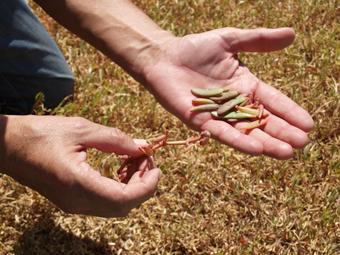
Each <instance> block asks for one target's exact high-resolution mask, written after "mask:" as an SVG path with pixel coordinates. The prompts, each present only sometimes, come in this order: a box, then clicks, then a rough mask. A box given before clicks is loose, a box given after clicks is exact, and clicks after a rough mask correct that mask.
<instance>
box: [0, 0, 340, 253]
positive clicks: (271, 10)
mask: <svg viewBox="0 0 340 255" xmlns="http://www.w3.org/2000/svg"><path fill="white" fill-rule="evenodd" d="M136 2H137V1H136ZM137 5H138V6H140V8H142V9H143V10H144V11H145V12H146V13H147V14H148V15H149V16H150V17H151V18H152V19H154V20H155V21H156V22H157V23H158V24H160V25H161V26H162V27H163V28H164V29H167V30H170V31H172V32H173V33H174V34H176V35H179V36H183V35H185V34H188V33H195V32H202V31H206V30H210V29H213V28H218V27H223V26H234V27H238V28H257V27H273V28H274V27H283V26H289V27H293V28H294V29H295V31H296V34H297V37H296V40H295V42H294V44H293V45H292V46H290V47H289V48H287V49H285V50H282V51H279V52H274V53H268V54H255V53H253V54H241V56H240V58H242V60H243V61H244V62H245V63H247V65H248V67H249V68H250V69H251V71H252V72H254V73H255V74H256V75H257V76H258V77H259V78H261V79H262V80H264V81H265V82H267V83H269V84H270V85H272V86H276V88H277V89H279V90H280V91H282V92H283V93H285V94H286V95H288V96H289V97H291V98H292V99H293V100H295V101H296V102H297V103H299V104H300V105H301V106H302V107H303V108H305V109H306V110H308V111H309V112H310V113H311V115H312V116H313V118H314V120H315V128H314V130H313V131H311V132H310V133H309V137H310V144H309V145H308V146H307V147H306V148H305V149H304V150H296V151H295V154H294V157H293V158H292V159H291V160H287V161H278V160H275V159H271V158H268V157H251V156H247V155H244V154H242V153H239V152H237V151H234V150H233V149H231V148H228V147H227V146H225V145H221V144H219V143H217V142H212V143H211V145H210V147H207V148H204V149H202V148H200V149H199V150H198V151H197V152H195V151H190V152H188V153H187V154H182V148H180V147H178V148H170V147H167V148H162V149H160V150H159V151H158V154H157V156H158V157H157V164H158V166H159V167H160V168H161V169H162V171H163V177H162V179H161V181H160V184H159V189H158V191H157V193H156V194H155V195H154V197H152V198H151V199H150V200H149V201H147V202H145V203H144V204H142V205H141V206H140V207H139V208H136V209H134V210H133V211H132V212H131V213H130V214H129V215H128V216H127V217H125V218H118V219H103V218H98V217H87V216H82V215H70V214H66V213H64V212H62V211H61V210H60V209H58V208H57V207H55V206H54V205H53V204H51V203H50V202H49V201H48V200H47V199H45V198H44V197H42V196H40V195H39V194H38V193H36V192H34V191H32V190H30V189H29V188H26V187H23V186H21V185H20V184H18V183H17V182H15V181H13V180H12V179H11V178H9V177H7V176H5V175H2V176H1V177H0V201H1V204H0V208H1V218H0V224H1V230H0V231H1V232H0V253H3V254H340V229H339V227H340V226H339V224H340V220H339V215H340V207H339V201H340V196H339V193H340V187H339V181H340V155H339V146H340V136H339V135H340V125H339V122H340V114H339V107H340V91H339V90H340V87H339V85H340V35H339V31H340V5H339V3H338V1H336V0H327V1H326V0H313V1H297V0H295V1H294V0H287V1H253V0H249V1H239V2H238V1H222V0H208V1H184V0H163V1H151V0H141V1H138V3H137ZM31 6H32V8H33V10H34V11H35V13H36V14H37V15H38V16H39V18H40V20H41V21H42V22H43V24H44V25H45V27H46V28H47V29H48V31H49V32H50V33H51V35H52V36H53V38H55V39H56V41H57V42H58V44H59V46H60V47H61V49H62V50H63V52H64V54H65V56H66V58H67V61H68V63H69V64H70V66H71V68H72V70H73V72H74V74H75V76H76V77H77V85H76V94H75V95H76V96H75V100H74V102H73V103H70V104H67V105H66V106H64V107H62V108H59V109H57V110H55V111H54V113H53V114H56V115H66V116H82V117H85V118H87V119H89V120H91V121H94V122H97V123H101V124H104V125H107V126H114V127H117V128H120V129H121V130H123V131H124V132H126V133H127V134H129V135H131V136H133V137H136V138H146V139H147V138H150V137H155V136H157V135H159V133H160V127H161V126H162V125H165V126H167V127H168V128H170V129H171V130H172V137H171V138H172V139H185V138H187V137H188V136H190V135H191V134H192V131H191V130H189V129H188V128H187V127H186V126H185V125H183V124H182V123H181V122H180V121H179V120H178V119H176V118H175V117H174V116H172V115H170V114H169V113H167V112H166V111H165V110H164V109H163V108H162V107H161V106H160V105H159V104H158V103H157V102H156V101H155V99H154V98H153V97H152V96H151V95H150V94H149V93H148V92H147V91H146V89H144V88H143V87H142V86H140V85H139V84H138V83H136V82H135V81H134V80H133V79H132V78H131V77H130V76H129V75H127V74H126V73H125V72H124V71H123V70H122V69H121V68H120V67H117V66H116V65H115V64H114V63H113V62H112V61H110V60H109V59H108V58H106V57H105V56H103V55H102V54H101V53H99V52H98V51H96V50H95V49H94V48H93V47H91V46H89V45H88V44H86V43H84V42H83V41H81V40H80V39H79V38H77V37H76V36H74V35H72V34H70V33H69V32H68V31H66V30H65V29H64V28H62V27H60V26H59V25H57V24H56V23H54V22H53V20H52V19H51V18H49V17H48V16H47V15H46V14H44V13H43V12H42V11H41V10H40V9H39V8H38V7H37V6H36V5H34V4H33V3H31ZM112 157H113V156H112V155H107V154H104V153H101V152H98V151H95V150H92V151H91V152H90V157H89V159H88V161H89V162H90V163H91V165H92V166H93V167H94V168H95V169H98V170H100V169H103V166H104V164H105V162H106V161H109V160H111V159H112ZM113 158H115V157H113ZM118 164H119V162H116V161H115V162H113V163H112V164H111V165H112V168H114V169H117V166H118ZM114 178H116V176H114ZM242 240H247V243H245V242H244V241H243V242H242Z"/></svg>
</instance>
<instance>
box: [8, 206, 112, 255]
mask: <svg viewBox="0 0 340 255" xmlns="http://www.w3.org/2000/svg"><path fill="white" fill-rule="evenodd" d="M53 217H55V216H53V215H51V214H49V213H48V212H46V214H44V215H43V216H41V217H40V218H38V220H36V221H35V222H34V223H33V224H32V225H30V226H28V227H27V229H26V230H25V231H24V233H23V234H22V235H21V237H20V238H19V240H18V242H17V244H16V245H15V246H14V247H13V248H14V254H18V255H21V254H116V252H115V251H113V250H112V248H113V247H110V245H109V244H108V242H107V240H106V239H105V238H104V237H103V236H102V235H98V234H97V236H100V237H99V238H98V239H99V240H96V241H94V240H93V239H91V238H90V237H86V236H85V237H78V236H77V235H75V234H73V233H72V232H71V230H70V231H67V230H64V229H63V228H61V227H60V226H57V225H56V223H55V221H54V220H53ZM80 230H81V229H80ZM86 232H88V231H86ZM80 235H81V234H80Z"/></svg>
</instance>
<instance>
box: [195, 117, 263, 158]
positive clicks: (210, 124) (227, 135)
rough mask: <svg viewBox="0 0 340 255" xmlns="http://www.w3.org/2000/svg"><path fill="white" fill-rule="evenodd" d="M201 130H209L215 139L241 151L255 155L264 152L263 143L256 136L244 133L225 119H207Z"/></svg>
mask: <svg viewBox="0 0 340 255" xmlns="http://www.w3.org/2000/svg"><path fill="white" fill-rule="evenodd" d="M201 130H208V131H209V132H210V133H211V137H212V138H213V139H215V140H217V141H219V142H221V143H224V144H226V145H228V146H230V147H233V148H235V149H236V150H238V151H240V152H243V153H246V154H249V155H253V156H259V155H262V153H263V145H262V143H261V142H260V141H258V140H257V139H256V138H254V137H251V136H248V135H245V134H242V133H241V132H240V131H238V130H236V129H235V128H234V127H232V126H231V125H229V124H228V123H226V122H225V121H221V120H214V119H210V120H207V121H206V122H204V124H203V125H202V126H201Z"/></svg>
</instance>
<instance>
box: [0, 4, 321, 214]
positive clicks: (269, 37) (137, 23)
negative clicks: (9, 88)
mask: <svg viewBox="0 0 340 255" xmlns="http://www.w3.org/2000/svg"><path fill="white" fill-rule="evenodd" d="M36 2H37V3H38V4H39V5H41V7H42V8H43V9H44V10H45V11H46V12H47V13H48V14H49V15H51V16H52V17H53V18H54V19H55V20H56V21H58V22H59V23H60V24H61V25H63V26H65V27H66V28H67V29H69V30H70V31H71V32H73V33H75V34H77V35H78V36H80V37H81V38H82V39H84V40H85V41H87V42H89V43H90V44H92V45H93V46H94V47H95V48H97V49H98V50H100V51H101V52H103V53H104V54H105V55H107V56H108V57H109V58H111V59H112V60H113V61H114V62H116V63H117V64H118V65H120V66H121V67H122V68H123V69H125V70H126V71H127V72H128V73H129V74H130V75H131V76H132V77H134V78H135V79H136V80H137V81H138V82H140V83H141V84H142V85H144V86H145V87H146V88H147V89H148V90H149V91H150V92H151V93H152V94H153V95H154V96H155V97H156V99H157V100H158V102H160V103H161V104H162V106H163V107H164V108H165V109H167V110H168V111H169V112H171V113H172V114H174V115H175V116H177V117H178V118H179V119H180V120H181V121H183V123H185V124H186V125H187V126H189V127H190V128H192V129H194V130H197V131H203V130H207V131H209V132H210V133H211V136H212V138H213V139H216V140H217V141H219V142H221V143H223V144H226V145H229V146H231V147H233V148H235V149H237V150H239V151H241V152H244V153H247V154H250V155H262V154H264V155H267V156H270V157H273V158H277V159H288V158H290V157H292V155H293V148H303V147H304V146H306V144H307V143H308V137H307V135H306V132H308V131H310V130H311V129H312V128H313V125H314V123H313V120H312V118H311V117H310V115H309V114H308V113H307V112H306V111H305V110H304V109H302V108H301V107H299V106H298V105H297V104H296V103H295V102H293V101H292V100H290V99H289V98H288V97H286V96H285V95H284V94H282V93H280V92H279V91H278V90H276V89H274V88H273V87H271V86H269V85H267V84H265V83H264V82H262V81H260V80H259V79H258V78H257V77H255V76H254V75H253V74H252V73H251V71H250V70H249V69H248V68H247V67H246V65H245V64H244V63H242V61H241V60H239V59H238V56H237V54H238V53H240V52H270V51H276V50H281V49H284V48H285V47H288V46H289V45H290V44H291V43H292V42H293V40H294V37H295V34H294V31H293V30H292V29H290V28H281V29H264V28H261V29H255V30H241V29H235V28H223V29H218V30H212V31H209V32H206V33H202V34H193V35H187V36H184V37H175V36H174V35H172V34H171V33H170V32H168V31H164V30H162V29H161V28H160V27H159V26H158V25H157V24H155V23H154V22H153V21H152V20H151V19H150V18H149V17H148V16H147V15H145V14H144V13H143V12H142V11H141V10H139V9H138V8H137V7H136V6H135V5H134V4H133V3H132V2H130V1H129V0H102V1H90V0H63V1H59V0H58V1H57V0H54V1H51V0H37V1H36ZM225 86H229V87H230V89H231V90H237V91H240V93H245V94H248V93H250V97H251V99H252V100H254V99H255V98H259V99H260V101H261V103H262V104H263V105H264V108H265V109H266V110H267V111H268V113H269V116H268V117H267V118H266V119H267V121H268V122H267V124H266V125H265V126H264V127H263V128H262V129H254V130H252V131H250V132H249V133H246V134H243V133H242V132H240V129H241V126H242V125H243V124H244V123H240V122H237V123H234V124H232V125H231V124H229V123H227V122H225V121H221V120H216V119H214V118H213V117H212V116H211V114H210V113H193V112H190V108H191V107H192V100H193V98H194V96H193V94H192V93H191V89H192V88H207V87H214V88H222V87H225ZM0 117H1V121H0V171H1V172H3V173H6V174H8V175H10V176H12V177H13V178H15V179H17V180H18V181H20V182H21V183H22V184H24V185H27V186H29V187H31V188H33V189H36V190H38V191H39V192H40V193H41V194H42V195H44V196H45V197H47V198H48V199H50V200H51V201H52V202H54V203H55V204H56V205H57V206H59V207H60V208H61V209H63V210H64V211H66V212H70V213H82V214H90V215H96V216H104V217H117V216H124V215H126V214H127V213H128V212H129V211H130V210H131V209H132V208H134V207H136V206H137V205H139V204H141V203H142V202H144V201H146V200H147V199H149V198H150V197H151V196H152V195H153V193H154V192H155V190H156V189H157V184H158V181H159V178H160V173H161V172H160V170H159V169H157V168H155V165H154V163H153V162H150V161H149V160H150V159H151V158H150V157H147V158H146V159H147V160H146V161H145V159H144V160H142V161H143V162H138V161H133V162H132V163H131V165H130V169H132V170H131V171H130V172H131V174H132V175H131V178H129V182H128V183H127V184H124V183H119V182H116V181H114V180H111V179H108V178H105V177H103V176H101V175H100V174H99V172H97V171H95V170H94V169H92V168H91V166H89V165H88V164H86V163H85V161H86V156H87V153H86V149H87V148H92V147H94V148H97V149H98V150H101V151H104V152H110V153H113V152H114V153H117V154H119V155H125V154H127V155H129V156H132V157H133V156H138V155H142V152H140V151H139V149H138V147H139V146H138V145H137V144H136V143H135V142H134V141H133V140H132V138H131V137H128V136H127V135H126V134H123V133H122V132H119V131H118V130H116V129H110V128H107V127H104V126H100V125H98V124H94V123H91V122H89V121H86V120H84V119H81V118H66V117H65V118H60V117H54V116H48V117H47V116H23V117H21V116H20V117H19V116H0ZM75 126H76V127H77V128H74V127H75ZM143 164H146V165H147V167H148V169H149V170H150V171H145V175H144V176H142V177H140V176H139V171H140V169H144V166H143Z"/></svg>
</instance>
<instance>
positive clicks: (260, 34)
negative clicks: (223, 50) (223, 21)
mask: <svg viewBox="0 0 340 255" xmlns="http://www.w3.org/2000/svg"><path fill="white" fill-rule="evenodd" d="M232 30H234V31H232ZM220 32H221V36H222V37H223V38H226V41H227V42H228V44H229V47H230V50H231V51H232V52H234V53H238V52H242V51H243V52H270V51H277V50H281V49H284V48H285V47H288V46H289V45H290V44H292V43H293V41H294V39H295V32H294V30H293V29H291V28H277V29H267V28H258V29H234V28H232V29H230V28H229V29H225V30H223V29H221V30H220Z"/></svg>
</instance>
